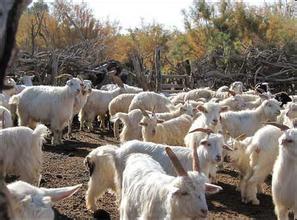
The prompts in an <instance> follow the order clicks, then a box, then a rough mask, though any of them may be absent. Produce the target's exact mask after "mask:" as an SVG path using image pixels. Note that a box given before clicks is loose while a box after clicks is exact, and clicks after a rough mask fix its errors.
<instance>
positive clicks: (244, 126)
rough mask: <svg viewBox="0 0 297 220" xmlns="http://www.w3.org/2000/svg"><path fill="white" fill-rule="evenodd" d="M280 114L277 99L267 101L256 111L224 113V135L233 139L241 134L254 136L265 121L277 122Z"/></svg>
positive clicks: (222, 118)
mask: <svg viewBox="0 0 297 220" xmlns="http://www.w3.org/2000/svg"><path fill="white" fill-rule="evenodd" d="M279 114H280V104H279V102H278V101H276V100H275V99H269V100H265V101H264V102H263V103H262V104H261V105H260V106H259V107H258V108H256V109H255V110H243V111H239V112H232V111H229V112H224V113H222V114H221V124H222V127H223V131H224V133H225V134H226V133H228V132H229V135H230V136H231V137H233V138H235V137H238V136H239V135H241V134H246V135H247V136H252V135H254V133H255V132H256V131H257V130H258V129H259V128H261V127H262V123H263V122H265V121H276V118H277V116H278V115H279Z"/></svg>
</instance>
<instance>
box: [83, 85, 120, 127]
mask: <svg viewBox="0 0 297 220" xmlns="http://www.w3.org/2000/svg"><path fill="white" fill-rule="evenodd" d="M124 92H125V90H124V88H122V87H118V88H117V89H114V90H111V91H104V90H98V89H93V90H92V92H91V94H90V95H89V97H88V99H87V103H86V104H85V106H84V107H83V108H82V110H81V111H80V113H79V121H80V129H81V130H82V129H83V127H84V125H85V124H86V125H87V127H88V129H89V130H93V124H92V123H93V121H94V118H95V117H96V116H98V115H99V117H100V121H101V123H100V127H101V128H105V123H104V119H105V114H106V113H107V112H108V105H109V103H110V102H111V100H112V99H113V98H115V97H116V96H118V95H120V94H121V93H124Z"/></svg>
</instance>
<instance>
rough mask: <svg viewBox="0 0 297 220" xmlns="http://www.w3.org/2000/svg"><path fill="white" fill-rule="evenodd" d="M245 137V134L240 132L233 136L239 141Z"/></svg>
mask: <svg viewBox="0 0 297 220" xmlns="http://www.w3.org/2000/svg"><path fill="white" fill-rule="evenodd" d="M245 138H246V134H244V133H243V134H240V135H239V136H237V137H236V138H235V140H239V141H241V140H243V139H245Z"/></svg>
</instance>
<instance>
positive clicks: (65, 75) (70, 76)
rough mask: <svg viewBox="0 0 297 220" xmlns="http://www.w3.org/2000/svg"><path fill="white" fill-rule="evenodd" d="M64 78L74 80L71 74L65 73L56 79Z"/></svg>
mask: <svg viewBox="0 0 297 220" xmlns="http://www.w3.org/2000/svg"><path fill="white" fill-rule="evenodd" d="M62 77H69V78H70V79H72V78H73V76H72V75H71V74H68V73H64V74H61V75H59V76H56V77H55V79H60V78H62Z"/></svg>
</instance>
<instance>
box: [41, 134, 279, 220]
mask: <svg viewBox="0 0 297 220" xmlns="http://www.w3.org/2000/svg"><path fill="white" fill-rule="evenodd" d="M111 143H114V144H116V143H117V141H116V140H115V139H114V138H113V137H112V134H111V133H108V132H102V131H99V130H98V131H95V132H94V133H87V132H78V131H77V128H74V133H73V140H71V141H65V143H64V144H63V145H60V146H54V147H53V146H50V145H45V146H44V164H43V172H42V175H43V177H42V181H41V186H43V187H62V186H69V185H75V184H79V183H82V184H83V187H82V188H81V189H80V190H79V191H78V192H77V193H76V194H74V195H73V196H72V197H71V198H68V199H66V200H63V201H61V202H59V203H57V204H56V205H55V206H54V207H55V209H56V219H91V218H94V215H93V213H91V212H89V211H87V209H86V207H85V198H84V195H85V191H86V189H87V182H88V171H87V170H86V168H85V167H84V164H83V160H84V157H85V156H86V155H87V154H88V153H89V152H90V151H91V150H92V149H94V148H96V147H99V146H101V145H104V144H111ZM237 175H238V173H237V172H236V171H235V170H233V169H232V168H231V167H230V166H228V164H225V169H224V171H222V172H220V173H219V174H218V179H219V183H218V185H220V186H222V187H223V191H221V192H219V193H218V194H215V195H211V196H209V197H208V198H207V200H208V207H209V211H210V214H209V219H265V220H266V219H269V220H271V219H275V215H274V211H273V204H272V198H271V187H270V182H271V178H269V179H268V180H267V181H266V183H265V185H264V193H263V194H260V195H259V196H258V198H259V199H260V203H261V204H260V206H253V205H251V204H249V205H246V204H242V203H241V200H240V193H239V192H236V191H235V186H236V184H237V183H238V177H237ZM97 205H98V208H100V209H104V210H106V211H108V212H109V213H110V214H111V217H112V219H119V212H118V210H117V204H116V203H115V197H114V195H112V194H110V193H106V194H105V195H104V197H103V198H101V199H100V200H99V201H98V202H97Z"/></svg>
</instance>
